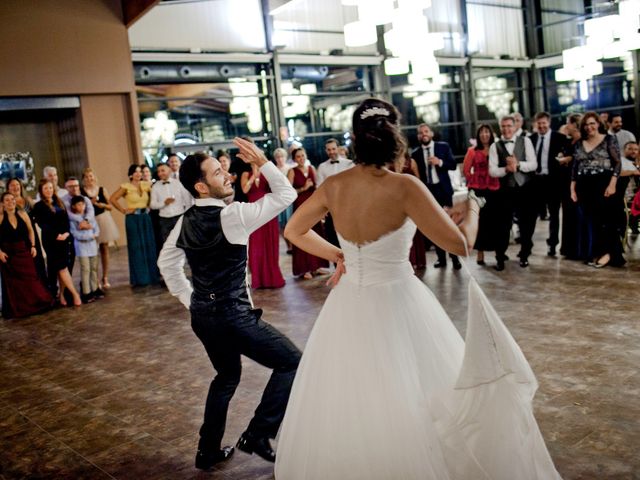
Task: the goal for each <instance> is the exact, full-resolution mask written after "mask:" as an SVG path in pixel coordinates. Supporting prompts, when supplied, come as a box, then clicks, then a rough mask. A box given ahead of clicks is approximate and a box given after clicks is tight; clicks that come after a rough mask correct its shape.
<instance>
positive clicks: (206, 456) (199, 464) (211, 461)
mask: <svg viewBox="0 0 640 480" xmlns="http://www.w3.org/2000/svg"><path fill="white" fill-rule="evenodd" d="M234 451H235V450H234V448H233V447H222V449H221V450H218V451H214V452H212V453H210V452H203V451H202V450H198V453H196V468H197V469H200V470H209V469H210V468H211V467H213V466H214V465H215V464H216V463H220V462H223V461H225V460H227V459H228V458H229V457H231V455H233V452H234Z"/></svg>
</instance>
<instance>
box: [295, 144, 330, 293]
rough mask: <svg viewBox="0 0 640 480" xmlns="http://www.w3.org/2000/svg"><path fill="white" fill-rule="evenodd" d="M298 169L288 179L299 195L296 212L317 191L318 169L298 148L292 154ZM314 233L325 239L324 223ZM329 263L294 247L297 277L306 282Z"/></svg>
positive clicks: (303, 151) (314, 228)
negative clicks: (309, 162) (308, 161)
mask: <svg viewBox="0 0 640 480" xmlns="http://www.w3.org/2000/svg"><path fill="white" fill-rule="evenodd" d="M292 157H293V160H294V161H295V162H296V167H295V168H292V169H291V170H289V172H288V173H287V178H288V179H289V182H291V185H293V188H295V190H296V192H297V193H298V198H296V200H295V201H294V202H293V211H294V212H295V211H296V210H297V209H298V208H299V207H300V205H302V204H303V203H304V202H305V201H306V200H307V199H308V198H309V197H310V196H311V195H312V194H313V192H315V190H316V169H315V168H313V166H312V165H307V152H306V151H305V150H304V148H296V149H295V150H294V151H293V153H292ZM313 231H314V232H316V233H317V234H318V235H320V236H321V237H324V231H323V228H322V223H321V222H318V223H317V224H316V225H314V227H313ZM328 266H329V263H328V262H327V261H326V260H324V259H322V258H319V257H316V256H314V255H311V254H310V253H307V252H305V251H303V250H300V249H299V248H298V247H296V246H294V247H293V259H292V267H293V274H294V275H295V276H301V277H302V278H304V279H305V280H309V279H311V278H313V274H314V273H321V272H320V271H319V270H320V269H321V268H325V267H328Z"/></svg>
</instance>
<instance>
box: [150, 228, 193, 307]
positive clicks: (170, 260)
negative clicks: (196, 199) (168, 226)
mask: <svg viewBox="0 0 640 480" xmlns="http://www.w3.org/2000/svg"><path fill="white" fill-rule="evenodd" d="M180 230H182V217H181V218H179V219H178V222H177V223H176V226H175V227H174V228H173V230H171V233H170V234H169V236H168V237H167V240H166V241H165V242H164V246H163V247H162V250H161V251H160V256H159V257H158V268H159V269H160V273H161V274H162V278H163V280H164V282H165V284H166V285H167V288H168V289H169V292H170V293H171V295H173V296H174V297H176V298H178V300H180V303H182V304H183V305H184V306H185V307H186V308H189V306H190V305H191V292H193V287H192V286H191V283H190V282H189V280H188V279H187V275H186V274H185V272H184V264H185V261H186V258H187V256H186V255H185V253H184V250H182V249H181V248H179V247H177V246H176V242H177V240H178V236H179V235H180Z"/></svg>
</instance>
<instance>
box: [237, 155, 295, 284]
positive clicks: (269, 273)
mask: <svg viewBox="0 0 640 480" xmlns="http://www.w3.org/2000/svg"><path fill="white" fill-rule="evenodd" d="M240 185H241V187H242V191H243V192H244V193H245V194H246V195H247V198H248V199H249V202H257V201H258V200H260V199H261V198H262V197H264V196H265V195H266V194H267V193H270V192H271V189H270V188H269V183H268V182H267V179H266V178H265V176H264V175H262V174H261V173H260V170H259V169H258V167H257V166H256V165H252V169H251V172H244V173H243V174H242V176H241V177H240ZM279 233H280V229H279V228H278V218H277V217H274V218H272V219H271V220H269V221H268V222H267V223H265V224H264V225H263V226H261V227H260V228H259V229H257V230H255V231H254V232H253V233H252V234H251V236H250V237H249V270H250V271H251V288H282V287H284V283H285V281H284V277H283V276H282V272H281V271H280V265H279V264H278V259H279V250H280V248H279V238H280V237H279Z"/></svg>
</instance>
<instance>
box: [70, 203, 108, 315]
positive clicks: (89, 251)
mask: <svg viewBox="0 0 640 480" xmlns="http://www.w3.org/2000/svg"><path fill="white" fill-rule="evenodd" d="M86 208H87V205H86V203H85V201H84V197H82V196H81V195H76V196H75V197H73V198H72V199H71V210H72V211H73V212H74V213H75V214H76V215H77V216H79V217H81V218H82V219H83V220H82V221H86V222H89V223H90V224H91V228H85V229H81V228H80V223H81V222H79V221H77V220H72V219H69V228H70V230H71V235H73V246H74V248H75V251H76V257H77V258H79V259H80V278H81V279H82V280H81V285H82V295H81V296H80V298H81V299H82V302H83V303H91V302H93V301H95V299H96V298H101V297H104V292H103V291H102V290H100V288H99V286H98V242H96V239H97V238H98V234H99V233H100V227H98V223H97V222H96V219H95V217H94V218H91V219H89V218H88V217H85V214H86Z"/></svg>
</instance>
